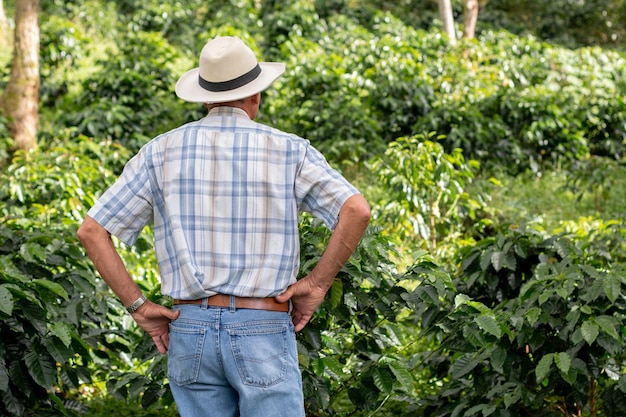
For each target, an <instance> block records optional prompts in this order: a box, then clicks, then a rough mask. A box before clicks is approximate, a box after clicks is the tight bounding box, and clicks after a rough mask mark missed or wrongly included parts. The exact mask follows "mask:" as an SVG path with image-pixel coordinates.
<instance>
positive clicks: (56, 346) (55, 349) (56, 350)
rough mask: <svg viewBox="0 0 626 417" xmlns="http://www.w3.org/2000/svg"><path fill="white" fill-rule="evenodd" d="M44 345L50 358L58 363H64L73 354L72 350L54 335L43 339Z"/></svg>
mask: <svg viewBox="0 0 626 417" xmlns="http://www.w3.org/2000/svg"><path fill="white" fill-rule="evenodd" d="M44 345H45V346H46V349H48V353H50V355H51V356H52V358H54V360H55V361H57V362H59V363H65V362H67V361H68V360H69V359H70V358H72V357H73V356H74V350H73V349H72V348H71V347H69V346H66V345H65V343H63V342H61V340H60V339H58V338H56V337H48V338H47V339H46V340H44Z"/></svg>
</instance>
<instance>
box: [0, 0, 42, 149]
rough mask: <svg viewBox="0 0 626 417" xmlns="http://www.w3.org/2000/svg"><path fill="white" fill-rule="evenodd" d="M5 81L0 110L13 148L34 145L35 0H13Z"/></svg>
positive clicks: (36, 82)
mask: <svg viewBox="0 0 626 417" xmlns="http://www.w3.org/2000/svg"><path fill="white" fill-rule="evenodd" d="M13 44H14V49H13V62H12V64H11V76H10V78H9V83H8V84H7V86H6V89H5V90H4V93H3V94H2V97H1V98H0V111H2V113H3V114H4V116H5V117H6V118H7V119H8V128H9V131H10V133H11V134H12V136H13V139H14V140H15V148H16V149H24V150H30V149H33V148H35V147H36V146H37V128H38V124H39V0H17V1H16V3H15V36H14V43H13Z"/></svg>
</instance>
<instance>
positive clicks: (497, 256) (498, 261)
mask: <svg viewBox="0 0 626 417" xmlns="http://www.w3.org/2000/svg"><path fill="white" fill-rule="evenodd" d="M491 264H492V265H493V269H495V270H496V272H497V271H499V270H501V269H502V266H503V265H504V255H503V254H502V252H499V251H498V252H494V253H492V254H491Z"/></svg>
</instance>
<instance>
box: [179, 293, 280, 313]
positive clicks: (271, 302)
mask: <svg viewBox="0 0 626 417" xmlns="http://www.w3.org/2000/svg"><path fill="white" fill-rule="evenodd" d="M231 297H234V298H235V308H249V309H254V310H269V311H282V312H285V313H286V312H288V311H289V303H278V302H277V301H276V300H275V299H274V298H271V297H268V298H252V297H237V296H230V295H226V294H216V295H212V296H211V297H208V298H207V304H208V305H210V306H212V307H230V298H231ZM203 300H204V299H203V298H200V299H197V300H174V304H175V305H176V304H202V301H203Z"/></svg>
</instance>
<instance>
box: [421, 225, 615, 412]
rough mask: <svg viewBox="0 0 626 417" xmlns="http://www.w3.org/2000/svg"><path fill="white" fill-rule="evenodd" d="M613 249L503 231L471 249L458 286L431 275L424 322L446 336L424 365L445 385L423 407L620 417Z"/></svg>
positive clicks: (427, 330)
mask: <svg viewBox="0 0 626 417" xmlns="http://www.w3.org/2000/svg"><path fill="white" fill-rule="evenodd" d="M608 231H609V232H610V233H611V234H612V235H613V237H614V238H615V237H618V238H619V239H620V241H621V245H622V247H623V243H624V238H625V237H626V235H625V234H624V231H623V230H617V235H616V234H615V231H616V230H615V229H613V230H611V229H608ZM603 249H604V246H599V247H597V246H595V245H594V244H593V242H588V241H581V242H580V244H576V241H572V240H569V239H567V237H565V236H552V237H549V238H547V239H546V238H543V237H542V236H540V235H539V234H537V233H533V232H532V230H524V229H514V228H510V229H505V228H503V229H502V231H501V232H500V233H498V234H497V235H496V236H495V237H493V238H488V239H485V240H483V241H481V242H478V243H477V244H476V245H475V246H472V247H468V248H467V249H466V250H465V251H463V253H462V257H461V260H460V261H461V269H460V271H459V275H458V277H457V278H456V279H455V280H454V281H453V285H449V283H447V281H445V282H442V281H441V280H434V281H433V280H432V279H430V280H428V279H424V280H423V281H422V283H421V285H420V286H419V287H418V288H417V290H416V291H415V292H414V294H415V296H416V297H415V298H414V299H413V301H414V303H415V304H414V306H415V318H416V320H418V321H419V322H420V325H421V327H422V329H423V337H428V338H429V339H432V340H438V341H440V342H441V343H440V346H439V347H438V349H437V351H436V352H432V353H430V354H428V355H423V356H422V363H421V366H425V367H426V369H430V370H431V372H432V373H431V375H432V382H433V383H434V382H435V381H438V383H440V384H441V389H440V390H439V392H438V393H437V394H436V395H432V396H429V397H428V398H424V399H423V401H422V410H423V413H424V414H423V415H426V416H430V415H433V416H434V415H437V416H460V415H466V416H470V415H483V416H486V415H493V416H519V415H557V414H560V413H563V415H572V414H574V415H583V414H581V413H585V414H584V415H589V414H587V413H591V415H600V414H599V413H603V414H602V415H606V416H618V415H620V413H621V411H620V410H622V408H621V407H623V406H624V404H626V379H624V378H623V375H622V371H621V370H622V369H623V367H624V365H625V364H626V351H625V350H624V334H623V332H622V329H623V328H624V326H625V325H626V316H625V315H624V311H625V309H624V308H625V307H626V306H625V305H624V301H625V300H626V298H625V297H624V287H623V285H624V284H626V280H625V279H624V264H623V262H620V261H623V259H624V258H623V257H622V258H621V259H620V260H616V261H613V260H612V259H611V258H610V256H609V254H607V253H605V252H604V251H603ZM412 273H414V274H421V275H424V273H423V268H422V267H421V265H420V264H419V263H418V264H417V265H416V267H415V268H414V269H412ZM426 277H428V275H426ZM444 285H447V288H446V291H441V288H445V287H444Z"/></svg>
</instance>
